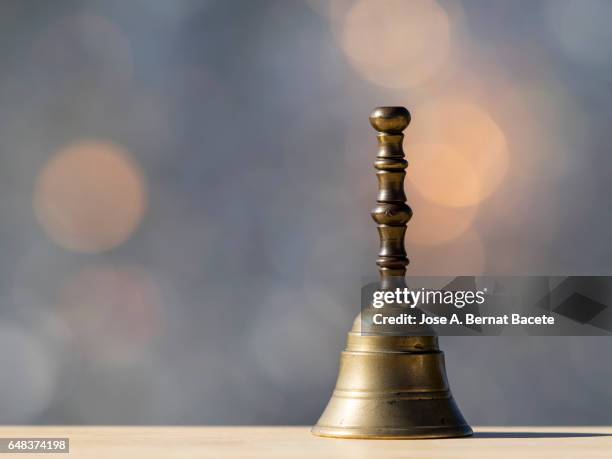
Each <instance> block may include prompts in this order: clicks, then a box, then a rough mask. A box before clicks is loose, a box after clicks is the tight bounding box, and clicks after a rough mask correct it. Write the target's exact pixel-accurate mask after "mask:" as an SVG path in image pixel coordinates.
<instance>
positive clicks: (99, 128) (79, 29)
mask: <svg viewBox="0 0 612 459" xmlns="http://www.w3.org/2000/svg"><path fill="white" fill-rule="evenodd" d="M611 19H612V2H610V1H608V0H585V1H580V2H579V1H569V0H555V1H531V0H516V1H501V0H498V1H489V0H486V1H485V0H469V1H468V0H466V1H442V0H440V1H433V0H405V1H402V0H356V1H351V0H347V1H345V0H336V1H328V2H326V1H317V0H312V1H297V0H296V1H283V0H277V1H267V0H265V1H264V0H257V1H247V0H244V1H237V0H234V1H225V0H223V1H222V0H207V1H204V0H202V1H200V0H180V1H167V0H127V1H126V0H104V1H94V0H88V1H76V0H75V1H68V0H63V1H54V2H49V1H46V0H40V1H33V0H14V1H6V0H3V1H1V2H0V64H1V67H0V155H1V158H0V161H1V163H0V165H1V167H0V246H1V248H2V255H3V256H2V258H1V261H0V273H1V275H0V305H1V314H0V422H2V423H10V424H18V423H27V424H30V423H32V424H101V423H103V424H132V423H136V424H312V423H314V422H315V421H316V419H317V417H318V415H319V414H320V413H321V411H322V409H323V408H324V406H325V404H326V402H327V400H328V397H329V395H330V393H331V390H332V388H333V385H334V383H335V379H336V372H337V365H338V358H339V355H340V351H341V349H342V347H343V346H344V341H345V336H346V331H347V330H348V329H349V327H350V324H351V322H352V319H353V317H354V316H355V315H356V313H357V312H358V310H359V287H360V282H361V279H362V277H363V276H371V275H373V274H375V272H376V270H375V268H376V267H375V264H374V259H375V256H376V251H377V244H378V237H377V233H376V229H375V225H374V223H373V222H372V221H371V220H370V217H369V209H370V208H371V207H372V205H373V203H374V200H375V190H376V180H375V176H374V172H373V169H372V162H373V158H374V155H375V136H374V131H373V130H372V129H371V127H370V126H369V124H368V114H369V112H370V111H371V110H372V108H374V107H376V106H379V105H405V106H407V107H408V108H409V109H410V110H411V111H412V114H413V123H412V124H411V126H409V128H408V130H407V135H406V140H405V150H406V153H407V156H408V159H409V161H410V163H411V164H410V167H409V169H408V178H407V191H408V196H409V197H408V199H409V203H410V205H411V206H412V207H413V209H414V213H415V216H414V218H413V220H412V222H411V223H410V225H409V230H408V235H407V239H408V244H407V246H408V250H409V256H410V258H411V261H412V264H411V267H410V271H409V272H410V274H413V275H414V274H441V275H453V274H455V275H456V274H483V273H485V274H542V275H564V274H575V275H588V274H599V275H609V274H612V269H611V268H612V260H611V257H612V248H611V245H610V243H609V236H610V232H611V230H612V212H610V204H609V196H610V194H611V193H612V181H611V180H610V176H611V166H612V157H611V154H610V153H611V152H610V147H609V144H610V141H611V136H612V131H611V129H610V120H611V119H612V117H611V115H612V104H611V102H612V90H611V88H612V86H611V84H612V79H611V75H612V73H611V72H612V29H611V28H610V27H609V22H610V20H611ZM441 341H442V342H441V344H442V347H443V349H444V351H445V352H446V357H447V369H448V373H449V378H450V382H451V386H452V389H453V392H454V394H455V396H456V398H457V400H458V402H459V405H460V406H461V408H462V410H463V412H464V414H465V416H466V418H467V419H468V421H469V422H471V423H473V424H481V425H482V424H610V422H611V420H612V416H611V414H610V413H612V397H611V395H612V392H611V390H610V389H611V387H610V381H611V379H612V365H611V363H610V362H611V358H610V356H611V355H612V354H611V351H612V342H611V341H610V340H609V339H608V338H581V337H574V338H567V337H560V338H534V337H532V338H527V337H525V338H517V337H496V338H495V337H491V338H443V339H442V340H441Z"/></svg>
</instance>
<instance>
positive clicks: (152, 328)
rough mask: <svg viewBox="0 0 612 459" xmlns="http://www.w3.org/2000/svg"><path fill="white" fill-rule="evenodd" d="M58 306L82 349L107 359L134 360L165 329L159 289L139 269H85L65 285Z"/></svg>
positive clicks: (110, 360) (148, 276)
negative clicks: (163, 327)
mask: <svg viewBox="0 0 612 459" xmlns="http://www.w3.org/2000/svg"><path fill="white" fill-rule="evenodd" d="M58 307H59V310H60V314H61V316H62V318H63V320H64V321H65V322H66V324H67V325H68V327H69V328H70V331H71V333H72V334H73V336H74V338H75V339H76V340H77V343H78V347H79V349H81V350H83V351H84V352H86V353H87V354H88V355H90V356H94V357H97V358H100V359H103V360H104V361H105V362H110V363H118V364H123V363H129V362H132V361H133V360H134V359H137V358H139V357H140V356H141V355H142V354H143V352H145V351H146V350H147V348H148V346H150V345H151V343H152V340H153V339H154V338H155V337H157V336H158V335H159V333H161V330H162V307H163V306H162V298H161V293H160V289H159V287H158V285H157V283H156V281H155V279H154V277H153V276H152V275H151V274H150V273H149V272H147V271H145V270H144V269H142V268H139V267H133V266H116V265H93V266H89V267H86V268H84V269H81V270H80V271H79V272H78V273H76V274H75V275H74V276H72V277H71V278H69V279H68V280H67V281H66V282H65V284H64V286H63V287H62V288H61V291H60V294H59V304H58Z"/></svg>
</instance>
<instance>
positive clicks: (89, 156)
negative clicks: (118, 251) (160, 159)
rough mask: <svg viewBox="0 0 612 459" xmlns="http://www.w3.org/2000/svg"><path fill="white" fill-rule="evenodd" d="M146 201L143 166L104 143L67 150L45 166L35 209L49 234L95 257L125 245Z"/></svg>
mask: <svg viewBox="0 0 612 459" xmlns="http://www.w3.org/2000/svg"><path fill="white" fill-rule="evenodd" d="M146 203H147V191H146V186H145V181H144V177H143V174H142V173H141V170H140V168H139V167H138V166H137V165H136V163H135V162H134V161H133V160H132V159H131V157H130V155H129V154H128V153H127V151H126V150H124V149H123V148H121V147H120V146H118V145H115V144H112V143H105V142H93V141H91V142H82V143H78V144H74V145H70V146H68V147H67V148H65V149H63V150H62V151H60V152H59V153H57V154H56V155H55V156H53V157H52V158H51V160H50V161H49V162H48V163H47V164H46V165H45V167H44V169H43V170H42V172H41V173H40V176H39V177H38V181H37V184H36V189H35V192H34V210H35V213H36V217H37V218H38V221H39V222H40V224H41V225H42V227H43V228H44V230H45V232H46V233H47V235H48V236H49V237H50V238H51V239H52V240H53V241H55V242H56V243H57V244H58V245H60V246H62V247H64V248H66V249H70V250H74V251H77V252H85V253H96V252H102V251H105V250H109V249H112V248H114V247H116V246H118V245H120V244H121V243H123V242H125V241H126V240H127V239H128V238H129V236H130V235H131V234H132V233H133V232H134V230H135V229H136V228H137V227H138V224H139V223H140V221H141V220H142V218H143V216H144V213H145V209H146Z"/></svg>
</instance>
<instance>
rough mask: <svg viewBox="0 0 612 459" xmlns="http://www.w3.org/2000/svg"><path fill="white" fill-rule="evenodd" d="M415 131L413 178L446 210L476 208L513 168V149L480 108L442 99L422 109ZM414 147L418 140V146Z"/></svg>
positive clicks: (413, 127)
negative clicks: (508, 146) (510, 151)
mask: <svg viewBox="0 0 612 459" xmlns="http://www.w3.org/2000/svg"><path fill="white" fill-rule="evenodd" d="M414 112H415V113H416V115H415V117H414V121H413V123H412V126H411V128H412V129H413V132H414V137H415V138H416V139H415V140H417V141H422V142H423V143H415V144H414V146H411V147H408V151H409V158H410V159H411V162H410V163H411V168H410V169H409V174H408V176H407V179H408V181H409V182H411V183H412V184H413V185H414V186H415V188H416V189H417V190H418V191H419V192H420V193H421V194H422V195H423V196H425V197H426V198H427V199H429V200H431V201H433V202H435V203H437V204H441V205H445V206H452V207H462V206H473V205H476V204H478V203H480V202H481V201H483V200H484V199H486V198H487V197H489V196H490V195H491V194H492V193H493V192H494V191H495V190H496V189H497V188H498V187H499V185H500V184H501V183H502V180H503V179H504V176H505V174H506V172H507V169H508V162H509V160H508V148H507V143H506V138H505V136H504V133H503V132H502V130H501V128H500V127H499V126H498V124H497V123H496V122H495V121H494V120H493V119H492V118H491V116H489V115H488V114H487V113H486V111H485V110H484V109H482V108H480V107H479V106H477V105H475V104H472V103H469V102H465V101H462V100H454V99H441V100H439V101H435V102H432V103H428V104H425V105H424V106H422V107H417V108H415V110H414ZM413 142H414V141H413Z"/></svg>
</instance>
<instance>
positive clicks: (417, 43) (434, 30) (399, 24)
mask: <svg viewBox="0 0 612 459" xmlns="http://www.w3.org/2000/svg"><path fill="white" fill-rule="evenodd" d="M449 45H450V26H449V21H448V16H447V14H446V12H445V11H444V10H443V9H442V8H441V7H440V6H439V5H438V4H437V3H436V2H435V1H434V0H413V1H410V2H405V1H403V0H359V1H357V2H356V3H355V4H354V5H353V7H352V8H351V10H350V11H349V12H348V14H347V16H346V18H345V21H344V28H343V33H342V48H343V50H344V52H345V53H346V55H347V56H348V57H349V59H350V61H351V63H352V64H353V66H354V67H355V69H356V70H357V71H358V72H359V74H360V75H361V76H363V77H364V78H366V79H368V80H369V81H371V82H373V83H376V84H378V85H381V86H385V87H389V88H409V87H413V86H416V85H419V84H422V83H424V82H426V81H427V80H428V79H430V78H431V77H432V76H434V74H435V73H436V71H437V70H439V69H440V67H441V66H442V65H443V64H444V62H445V60H446V58H447V55H448V52H449Z"/></svg>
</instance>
